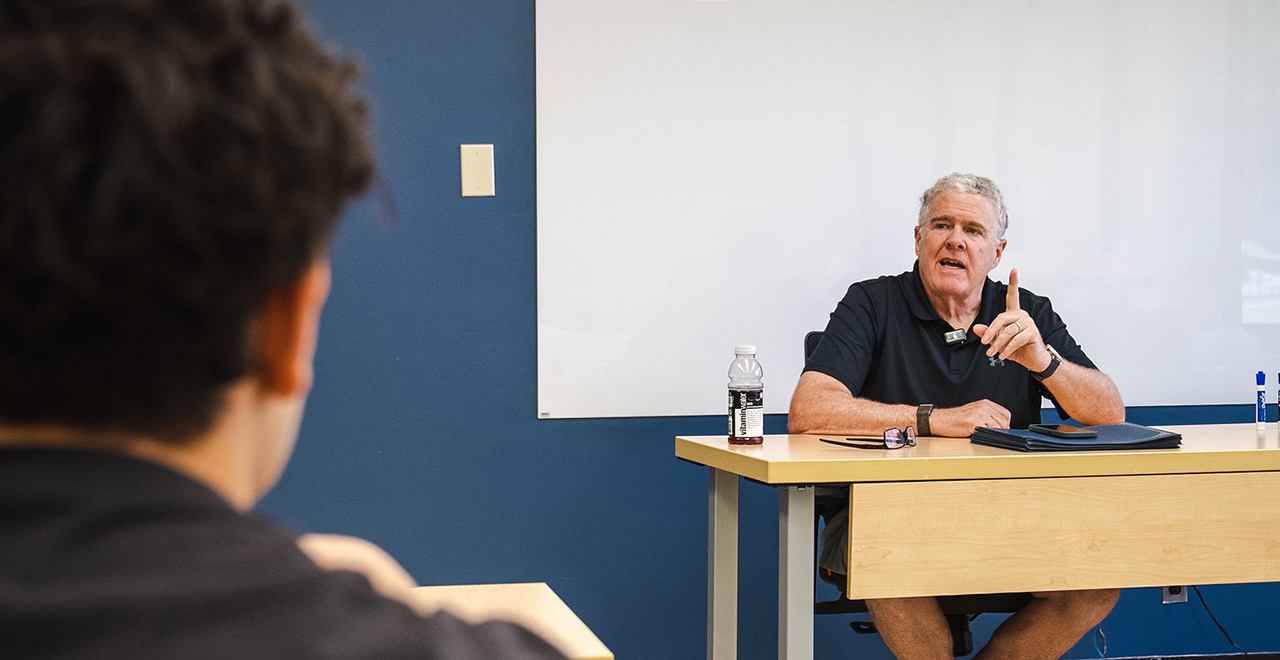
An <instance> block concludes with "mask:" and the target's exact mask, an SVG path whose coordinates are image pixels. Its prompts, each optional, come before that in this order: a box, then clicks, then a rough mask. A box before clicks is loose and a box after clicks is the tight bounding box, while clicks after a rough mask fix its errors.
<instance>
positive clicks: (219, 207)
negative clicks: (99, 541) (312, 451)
mask: <svg viewBox="0 0 1280 660" xmlns="http://www.w3.org/2000/svg"><path fill="white" fill-rule="evenodd" d="M357 78H358V73H357V68H356V66H355V65H354V64H353V63H351V62H350V61H345V60H342V59H339V58H336V57H334V56H331V55H329V54H328V53H326V52H325V50H324V49H323V48H321V46H320V45H319V44H318V43H317V40H316V38H315V37H314V36H313V35H312V34H311V32H310V31H309V30H308V29H307V28H306V27H305V26H304V25H303V23H302V20H301V18H300V16H299V14H298V12H297V11H296V10H295V9H294V8H293V7H292V6H291V5H290V4H288V3H287V2H274V1H270V0H4V1H3V2H0V421H2V422H3V423H6V424H18V425H59V426H71V427H75V428H81V429H85V430H90V431H96V432H107V433H123V434H130V435H147V436H152V437H156V438H161V439H166V440H168V441H172V442H183V441H186V440H188V439H190V438H192V437H194V436H196V435H198V434H200V433H201V432H203V431H205V430H207V429H208V428H209V427H210V426H211V424H212V423H213V421H214V419H215V418H216V416H217V414H218V413H219V411H220V410H221V406H222V403H223V400H224V394H225V392H226V389H227V387H228V386H229V385H230V384H231V383H232V382H234V381H236V380H237V379H239V378H241V377H243V376H244V375H246V374H247V373H249V372H250V370H251V369H252V368H253V366H254V362H255V359H256V358H255V356H254V355H252V354H251V351H250V350H249V349H248V340H247V333H248V327H249V324H250V321H251V319H252V318H253V317H254V316H255V315H256V314H257V313H258V312H259V311H260V310H261V309H262V308H263V305H264V303H265V301H266V299H267V297H268V295H269V294H270V293H271V292H272V291H273V290H275V289H277V288H278V287H279V286H281V285H283V284H286V283H288V282H290V281H293V280H295V279H296V278H298V277H299V276H301V274H302V273H303V272H304V271H305V270H306V269H307V268H308V267H309V266H310V265H311V264H312V263H314V260H315V259H316V257H317V255H320V254H322V253H323V251H324V250H326V249H327V246H328V242H329V240H330V239H331V237H332V234H333V231H334V228H335V226H336V224H337V222H338V218H339V216H340V214H341V209H342V205H343V203H344V202H345V201H346V199H347V198H349V197H351V196H353V195H356V194H359V193H360V192H362V191H363V190H364V189H365V187H366V186H367V185H368V182H369V179H370V178H371V175H372V169H373V157H372V153H371V148H370V145H369V137H368V120H367V115H368V113H367V110H366V107H365V104H364V103H363V101H362V100H360V99H359V98H358V97H357V96H356V95H355V94H354V93H353V91H352V87H353V85H354V84H355V82H356V80H357Z"/></svg>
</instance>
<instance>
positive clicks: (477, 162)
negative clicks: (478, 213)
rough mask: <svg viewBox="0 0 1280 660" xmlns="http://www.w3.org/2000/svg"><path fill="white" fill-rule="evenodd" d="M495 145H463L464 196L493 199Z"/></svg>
mask: <svg viewBox="0 0 1280 660" xmlns="http://www.w3.org/2000/svg"><path fill="white" fill-rule="evenodd" d="M494 194H495V193H494V190H493V145H492V144H464V145H462V196H463V197H493V196H494Z"/></svg>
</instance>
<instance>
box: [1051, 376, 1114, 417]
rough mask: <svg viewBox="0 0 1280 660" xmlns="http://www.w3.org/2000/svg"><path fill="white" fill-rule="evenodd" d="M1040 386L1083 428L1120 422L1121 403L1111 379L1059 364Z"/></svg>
mask: <svg viewBox="0 0 1280 660" xmlns="http://www.w3.org/2000/svg"><path fill="white" fill-rule="evenodd" d="M1044 386H1045V387H1047V388H1049V391H1050V392H1052V393H1053V398H1054V399H1056V400H1057V401H1058V405H1060V406H1062V409H1063V410H1064V411H1066V413H1067V414H1068V415H1070V416H1071V418H1072V419H1074V420H1076V421H1078V422H1081V423H1083V424H1086V425H1093V424H1115V423H1117V422H1123V421H1124V400H1123V399H1121V398H1120V390H1119V389H1118V388H1117V387H1116V384H1115V382H1114V381H1112V380H1111V377H1110V376H1108V375H1106V374H1104V373H1102V372H1101V371H1098V370H1097V369H1089V368H1087V367H1082V366H1080V365H1078V364H1073V363H1071V362H1066V361H1063V363H1062V365H1061V366H1059V367H1058V370H1057V371H1055V372H1054V373H1053V375H1052V376H1050V377H1048V378H1046V379H1045V380H1044Z"/></svg>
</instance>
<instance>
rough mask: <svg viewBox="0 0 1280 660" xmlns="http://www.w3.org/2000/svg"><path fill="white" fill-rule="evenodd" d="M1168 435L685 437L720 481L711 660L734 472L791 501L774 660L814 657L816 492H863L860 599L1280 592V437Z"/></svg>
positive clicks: (856, 591) (854, 570) (712, 560)
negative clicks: (1037, 442)
mask: <svg viewBox="0 0 1280 660" xmlns="http://www.w3.org/2000/svg"><path fill="white" fill-rule="evenodd" d="M1162 428H1167V429H1169V430H1172V431H1177V432H1179V433H1181V434H1182V435H1183V444H1182V447H1181V448H1180V449H1167V450H1140V451H1107V452H1061V453H1057V452H1054V453H1022V452H1016V451H1009V450H1004V449H996V448H994V447H984V446H980V445H974V444H971V443H970V442H969V441H968V440H967V439H956V438H921V439H920V444H919V445H918V446H916V447H909V448H906V449H899V450H893V451H889V450H865V449H851V448H847V447H840V446H836V445H831V444H827V443H823V442H819V441H818V438H819V437H821V436H806V435H789V436H788V435H777V436H765V440H764V444H763V445H757V446H731V445H729V444H728V443H727V442H726V440H725V437H724V436H702V437H678V438H676V456H678V457H679V458H682V459H685V460H687V461H691V462H694V463H698V464H701V465H706V466H708V467H710V468H711V475H710V490H709V495H710V497H709V516H708V520H709V524H708V526H709V536H710V542H709V545H708V563H709V566H708V579H707V582H708V587H707V597H708V598H707V599H708V615H707V657H708V658H710V659H711V660H728V659H730V658H736V657H737V618H738V617H737V600H738V587H737V579H738V576H737V573H738V482H739V477H747V478H749V479H752V480H754V481H757V482H760V483H763V484H766V485H770V486H776V487H777V488H778V492H779V507H778V510H779V557H778V601H779V602H778V657H779V658H784V659H788V660H795V659H804V660H809V659H811V658H812V657H813V597H814V575H815V573H816V570H815V568H814V542H813V540H814V501H813V491H814V489H813V487H812V486H814V485H816V484H827V483H849V484H852V485H851V486H850V525H849V528H850V538H849V562H850V563H849V591H848V593H849V597H850V598H878V597H889V596H925V595H944V594H968V593H999V592H1007V591H1052V590H1068V589H1090V588H1126V587H1152V586H1175V585H1193V584H1194V585H1199V584H1222V583H1241V582H1271V581H1280V447H1278V443H1277V430H1276V425H1275V424H1274V423H1273V424H1269V425H1268V427H1267V430H1266V431H1265V432H1260V431H1256V430H1255V427H1254V425H1253V424H1221V425H1202V426H1168V427H1162ZM877 439H878V438H877ZM926 566H927V567H928V570H921V568H922V567H926Z"/></svg>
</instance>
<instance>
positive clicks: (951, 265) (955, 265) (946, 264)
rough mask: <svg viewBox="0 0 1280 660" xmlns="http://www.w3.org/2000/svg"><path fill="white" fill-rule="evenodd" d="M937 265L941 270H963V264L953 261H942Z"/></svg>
mask: <svg viewBox="0 0 1280 660" xmlns="http://www.w3.org/2000/svg"><path fill="white" fill-rule="evenodd" d="M938 263H939V264H940V265H941V266H942V267H943V268H959V269H960V270H964V269H965V266H964V264H962V263H960V262H959V261H956V260H955V259H942V260H940V261H938Z"/></svg>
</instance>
